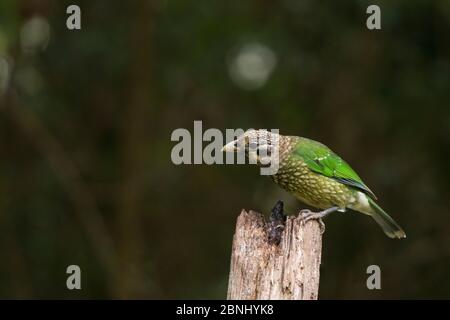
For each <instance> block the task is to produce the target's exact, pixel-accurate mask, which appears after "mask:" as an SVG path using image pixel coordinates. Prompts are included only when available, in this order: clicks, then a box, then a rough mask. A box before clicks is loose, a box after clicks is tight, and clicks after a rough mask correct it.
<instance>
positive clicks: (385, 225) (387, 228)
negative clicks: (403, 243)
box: [367, 197, 406, 239]
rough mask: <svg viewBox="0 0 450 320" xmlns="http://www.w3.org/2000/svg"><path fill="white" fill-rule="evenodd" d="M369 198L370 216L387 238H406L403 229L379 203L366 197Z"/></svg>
mask: <svg viewBox="0 0 450 320" xmlns="http://www.w3.org/2000/svg"><path fill="white" fill-rule="evenodd" d="M367 198H368V200H369V205H370V208H371V209H372V214H371V216H372V218H373V219H374V220H375V221H376V222H377V223H378V224H379V225H380V226H381V228H382V229H383V231H384V233H385V234H386V235H387V236H388V237H389V238H397V239H402V238H406V234H405V232H404V231H403V229H402V228H401V227H400V226H399V225H398V224H397V222H395V221H394V219H392V218H391V217H390V216H389V215H388V214H387V213H386V212H384V210H383V209H381V207H380V206H379V205H377V204H376V203H375V201H373V200H372V199H370V198H369V197H367Z"/></svg>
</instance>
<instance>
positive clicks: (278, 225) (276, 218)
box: [267, 200, 286, 245]
mask: <svg viewBox="0 0 450 320" xmlns="http://www.w3.org/2000/svg"><path fill="white" fill-rule="evenodd" d="M285 221H286V216H285V215H284V212H283V201H281V200H278V201H277V203H276V204H275V206H274V207H273V209H272V213H271V214H270V218H269V224H268V228H267V234H268V242H269V243H270V244H275V245H279V244H280V242H281V234H282V233H283V230H284V224H285Z"/></svg>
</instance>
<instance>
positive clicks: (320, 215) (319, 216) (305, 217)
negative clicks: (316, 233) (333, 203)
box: [300, 207, 339, 234]
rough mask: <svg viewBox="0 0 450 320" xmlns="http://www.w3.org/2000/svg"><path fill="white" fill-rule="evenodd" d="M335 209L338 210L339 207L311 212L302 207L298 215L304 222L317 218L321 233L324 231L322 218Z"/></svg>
mask: <svg viewBox="0 0 450 320" xmlns="http://www.w3.org/2000/svg"><path fill="white" fill-rule="evenodd" d="M337 210H339V207H331V208H328V209H325V210H323V211H319V212H312V211H311V210H308V209H303V210H301V211H300V217H301V218H302V220H303V221H304V222H307V221H309V220H317V221H318V222H319V224H320V230H321V233H322V234H323V233H324V232H325V223H323V221H322V218H325V217H326V216H327V215H329V214H330V213H332V212H335V211H337Z"/></svg>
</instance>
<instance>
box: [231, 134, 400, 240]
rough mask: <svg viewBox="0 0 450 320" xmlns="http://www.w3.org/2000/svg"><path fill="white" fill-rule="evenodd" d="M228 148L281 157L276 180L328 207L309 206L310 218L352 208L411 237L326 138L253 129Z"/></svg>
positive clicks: (395, 234) (263, 158) (256, 158)
mask: <svg viewBox="0 0 450 320" xmlns="http://www.w3.org/2000/svg"><path fill="white" fill-rule="evenodd" d="M222 150H223V151H224V152H235V153H239V152H243V153H244V154H245V156H246V157H247V158H248V159H250V160H252V161H253V163H256V164H258V165H259V166H261V167H268V166H270V165H273V164H274V163H272V162H274V161H277V164H278V170H277V171H276V173H274V174H272V175H271V178H272V180H273V181H274V182H275V183H277V184H278V185H279V186H280V187H282V188H283V189H285V190H287V191H289V192H290V193H291V194H292V195H294V196H295V197H296V198H297V199H299V200H300V201H302V202H304V203H306V204H308V205H310V206H313V207H316V208H319V209H323V211H321V212H308V214H307V215H305V216H304V217H305V219H306V220H309V219H320V218H323V217H325V216H326V215H328V214H330V213H332V212H335V211H340V212H345V211H346V210H347V209H352V210H354V211H358V212H361V213H364V214H366V215H369V216H371V217H372V218H373V219H374V220H375V221H376V222H377V223H378V224H379V225H380V226H381V228H382V229H383V231H384V233H385V234H386V235H387V236H388V237H390V238H398V239H401V238H405V237H406V234H405V232H404V231H403V230H402V228H401V227H400V226H399V225H398V224H397V223H396V222H395V221H394V220H393V219H392V218H391V217H390V216H389V215H388V214H387V213H386V212H385V211H384V210H383V209H382V208H381V207H380V206H379V205H378V204H377V203H376V202H375V201H376V200H377V197H376V196H375V194H374V193H373V192H372V191H371V190H370V189H369V188H368V187H367V186H366V184H365V183H364V182H363V181H362V179H361V178H360V177H359V176H358V174H357V173H356V172H355V171H354V170H353V169H352V168H351V167H350V166H349V165H348V163H347V162H345V161H344V160H342V158H340V157H339V156H338V155H336V154H335V153H334V152H333V151H331V149H330V148H328V147H327V146H325V145H324V144H322V143H320V142H317V141H314V140H311V139H307V138H303V137H297V136H283V135H280V134H276V133H272V132H269V131H267V130H253V129H252V130H248V131H246V132H245V133H244V134H243V135H241V136H239V137H238V138H237V139H236V140H234V141H231V142H230V143H228V144H226V145H225V146H224V147H223V149H222ZM275 155H278V157H276V156H275Z"/></svg>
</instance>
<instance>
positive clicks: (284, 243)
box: [227, 204, 322, 300]
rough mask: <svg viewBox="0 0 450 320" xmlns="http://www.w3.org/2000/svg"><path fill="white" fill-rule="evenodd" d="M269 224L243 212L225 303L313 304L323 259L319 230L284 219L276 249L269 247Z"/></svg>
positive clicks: (313, 223)
mask: <svg viewBox="0 0 450 320" xmlns="http://www.w3.org/2000/svg"><path fill="white" fill-rule="evenodd" d="M281 210H282V204H281ZM270 224H271V222H266V221H265V219H264V217H263V215H261V214H260V213H257V212H254V211H249V212H247V211H245V210H242V212H241V214H240V215H239V217H238V219H237V223H236V231H235V234H234V238H233V246H232V254H231V268H230V277H229V282H228V295H227V298H228V299H238V300H242V299H246V300H247V299H272V300H300V299H301V300H313V299H317V297H318V290H319V275H320V270H319V269H320V259H321V253H322V234H321V228H320V224H319V223H318V222H317V221H315V220H311V221H308V222H306V223H304V222H303V221H302V219H301V218H300V217H297V216H291V217H287V219H286V222H285V226H284V230H283V231H282V232H281V233H280V239H279V243H278V244H277V243H273V241H272V243H271V241H269V237H270V234H271V230H270V229H271V226H270Z"/></svg>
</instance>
